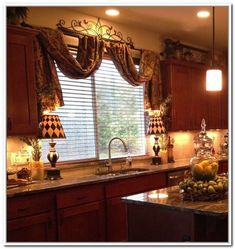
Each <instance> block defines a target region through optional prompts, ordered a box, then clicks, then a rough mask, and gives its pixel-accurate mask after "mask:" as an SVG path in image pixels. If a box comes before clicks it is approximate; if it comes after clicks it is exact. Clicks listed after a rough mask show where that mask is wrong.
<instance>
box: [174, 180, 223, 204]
mask: <svg viewBox="0 0 235 249" xmlns="http://www.w3.org/2000/svg"><path fill="white" fill-rule="evenodd" d="M179 188H180V190H181V192H182V194H183V199H184V200H191V201H208V200H220V199H223V198H225V196H226V193H227V191H228V178H227V176H226V175H216V176H215V178H214V179H213V180H209V181H207V180H196V179H195V178H185V179H184V180H183V181H181V182H180V183H179Z"/></svg>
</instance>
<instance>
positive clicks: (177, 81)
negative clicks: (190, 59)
mask: <svg viewBox="0 0 235 249" xmlns="http://www.w3.org/2000/svg"><path fill="white" fill-rule="evenodd" d="M190 79H191V68H190V67H185V66H182V65H177V64H173V65H172V70H171V94H172V108H171V130H175V131H177V130H188V129H189V128H190V122H191V112H192V109H191V104H192V98H191V96H192V87H191V83H190Z"/></svg>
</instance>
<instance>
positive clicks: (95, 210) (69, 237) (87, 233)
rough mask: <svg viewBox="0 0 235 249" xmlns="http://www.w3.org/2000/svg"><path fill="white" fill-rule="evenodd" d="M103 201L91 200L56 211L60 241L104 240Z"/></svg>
mask: <svg viewBox="0 0 235 249" xmlns="http://www.w3.org/2000/svg"><path fill="white" fill-rule="evenodd" d="M104 220H105V216H104V204H103V202H93V203H89V204H85V205H80V206H76V207H71V208H65V209H60V210H59V211H58V225H59V235H58V236H59V241H60V242H98V241H105V222H104Z"/></svg>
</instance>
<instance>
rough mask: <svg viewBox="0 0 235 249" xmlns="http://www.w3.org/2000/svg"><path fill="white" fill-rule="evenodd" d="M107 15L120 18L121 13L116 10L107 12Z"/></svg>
mask: <svg viewBox="0 0 235 249" xmlns="http://www.w3.org/2000/svg"><path fill="white" fill-rule="evenodd" d="M105 14H106V15H108V16H118V15H119V11H118V10H115V9H108V10H106V11H105Z"/></svg>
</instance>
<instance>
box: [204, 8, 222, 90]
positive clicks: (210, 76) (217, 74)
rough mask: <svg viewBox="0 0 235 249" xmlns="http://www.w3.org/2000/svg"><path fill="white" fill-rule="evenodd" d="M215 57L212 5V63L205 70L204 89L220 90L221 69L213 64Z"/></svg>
mask: <svg viewBox="0 0 235 249" xmlns="http://www.w3.org/2000/svg"><path fill="white" fill-rule="evenodd" d="M214 57H215V7H213V39H212V65H211V68H210V69H208V70H207V71H206V90H207V91H221V90H222V71H221V70H220V69H217V68H215V66H214Z"/></svg>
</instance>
